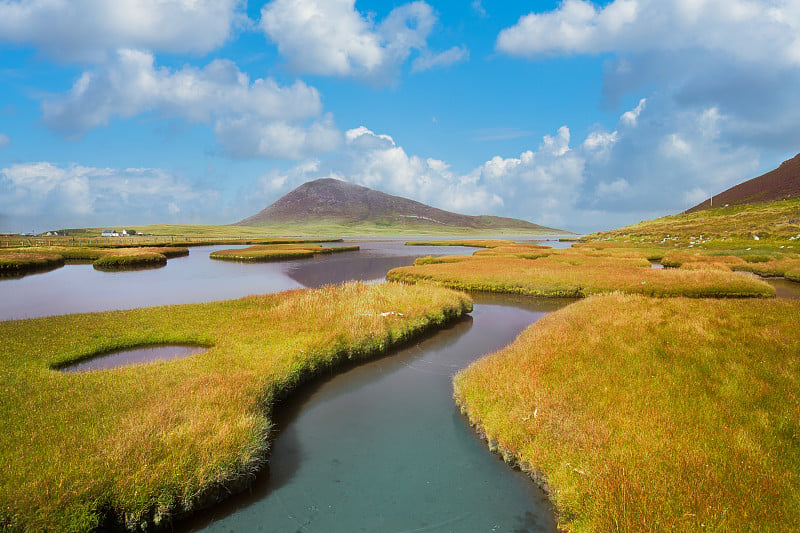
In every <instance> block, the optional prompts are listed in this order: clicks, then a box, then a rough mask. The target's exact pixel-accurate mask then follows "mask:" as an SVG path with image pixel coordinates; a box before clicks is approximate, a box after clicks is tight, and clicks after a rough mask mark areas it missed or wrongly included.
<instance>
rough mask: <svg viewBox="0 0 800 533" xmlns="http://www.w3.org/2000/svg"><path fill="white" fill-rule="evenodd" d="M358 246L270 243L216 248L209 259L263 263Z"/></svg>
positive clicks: (301, 257)
mask: <svg viewBox="0 0 800 533" xmlns="http://www.w3.org/2000/svg"><path fill="white" fill-rule="evenodd" d="M359 249H360V248H359V246H357V245H352V246H325V247H323V246H319V245H312V244H272V245H265V246H250V247H248V248H240V249H229V250H218V251H216V252H211V253H210V254H209V257H210V258H211V259H221V260H224V261H241V262H246V263H264V262H269V261H286V260H291V259H307V258H309V257H314V256H315V255H322V254H333V253H340V252H354V251H358V250H359Z"/></svg>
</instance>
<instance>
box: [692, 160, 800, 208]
mask: <svg viewBox="0 0 800 533" xmlns="http://www.w3.org/2000/svg"><path fill="white" fill-rule="evenodd" d="M794 196H800V154H797V155H796V156H794V157H793V158H791V159H789V160H788V161H784V162H783V163H781V166H779V167H778V168H776V169H775V170H771V171H769V172H767V173H766V174H763V175H761V176H759V177H757V178H753V179H751V180H748V181H745V182H744V183H740V184H739V185H735V186H733V187H731V188H730V189H728V190H727V191H724V192H721V193H720V194H715V195H714V198H713V203H714V205H713V207H723V206H725V205H726V204H727V205H742V204H755V203H761V202H770V201H773V200H783V199H785V198H792V197H794ZM710 207H712V205H711V199H708V200H705V201H703V202H702V203H700V204H698V205H696V206H694V207H692V208H691V209H689V210H687V211H686V212H687V213H693V212H695V211H701V210H703V209H709V208H710Z"/></svg>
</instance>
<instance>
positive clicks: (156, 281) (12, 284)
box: [0, 240, 474, 320]
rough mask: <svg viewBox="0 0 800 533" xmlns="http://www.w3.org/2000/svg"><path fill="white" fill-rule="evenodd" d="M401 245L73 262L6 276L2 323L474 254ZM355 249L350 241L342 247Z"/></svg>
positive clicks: (370, 276)
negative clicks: (307, 255) (113, 267)
mask: <svg viewBox="0 0 800 533" xmlns="http://www.w3.org/2000/svg"><path fill="white" fill-rule="evenodd" d="M403 243H404V241H403V240H395V241H370V242H365V243H359V244H360V245H361V246H362V250H361V251H358V252H342V253H339V254H331V255H322V256H318V257H315V258H313V259H306V260H301V261H290V262H283V263H236V262H228V261H216V260H212V259H209V257H208V254H209V253H210V252H212V251H214V250H222V249H225V248H238V247H237V246H230V245H222V246H197V247H192V248H189V256H187V257H178V258H175V259H170V260H169V261H168V262H167V265H166V266H165V267H163V268H158V269H151V270H137V271H128V272H100V271H97V270H94V269H93V268H92V266H91V265H67V266H65V267H63V268H59V269H56V270H52V271H50V272H45V273H41V274H32V275H29V276H25V277H23V278H20V279H0V320H9V319H15V318H33V317H39V316H48V315H60V314H67V313H82V312H90V311H108V310H112V309H130V308H134V307H148V306H154V305H167V304H179V303H197V302H209V301H214V300H226V299H231V298H241V297H243V296H247V295H250V294H264V293H270V292H279V291H282V290H286V289H293V288H298V287H303V286H308V287H318V286H321V285H326V284H330V283H340V282H342V281H347V280H350V279H358V280H375V279H382V278H383V277H384V276H385V275H386V272H387V271H388V270H390V269H391V268H394V267H395V266H401V265H406V264H411V263H412V262H413V260H414V258H415V257H419V256H423V255H446V254H452V253H468V254H471V253H472V252H473V251H474V249H473V248H462V247H431V246H422V247H411V246H404V244H403ZM344 244H349V243H344Z"/></svg>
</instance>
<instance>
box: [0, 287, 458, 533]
mask: <svg viewBox="0 0 800 533" xmlns="http://www.w3.org/2000/svg"><path fill="white" fill-rule="evenodd" d="M470 309H471V303H470V301H469V299H468V298H467V297H466V296H464V295H461V294H458V293H455V292H452V291H447V290H444V289H438V288H433V287H409V286H403V285H398V284H391V283H390V284H381V285H365V284H359V283H347V284H345V285H342V286H338V287H328V288H324V289H320V290H296V291H290V292H285V293H280V294H273V295H267V296H254V297H248V298H243V299H239V300H230V301H224V302H214V303H207V304H196V305H176V306H167V307H157V308H146V309H134V310H129V311H114V312H105V313H90V314H78V315H67V316H57V317H48V318H41V319H32V320H19V321H7V322H0V339H2V343H0V415H2V416H0V529H3V530H35V531H43V530H47V531H86V530H91V529H102V528H104V527H106V528H109V527H112V528H123V527H124V528H128V529H136V528H139V527H146V526H157V525H162V526H163V525H164V524H165V523H166V522H168V521H169V520H170V519H171V517H174V516H180V515H181V514H183V513H187V512H191V511H192V510H195V509H197V508H199V507H202V506H205V505H209V504H212V503H214V502H216V501H218V500H220V499H222V498H223V497H224V496H225V495H227V494H229V493H230V491H235V490H242V489H244V488H245V487H246V485H247V483H248V482H249V480H250V479H251V478H252V476H253V474H254V473H255V472H256V471H257V470H259V468H260V467H261V465H262V464H263V462H264V460H265V458H266V456H267V450H268V446H269V440H270V426H271V422H270V413H271V411H272V409H273V407H274V405H275V402H276V401H277V400H279V399H280V398H281V397H283V396H285V395H286V394H288V393H289V392H290V391H292V390H293V389H294V388H295V387H296V386H297V385H298V384H299V383H300V382H302V381H303V380H306V379H307V378H309V377H310V376H312V375H315V374H318V373H321V372H329V371H331V370H332V369H333V368H334V367H336V366H337V365H339V364H342V363H346V362H348V361H353V360H358V359H363V358H367V357H373V356H377V355H380V354H384V353H386V352H387V350H389V349H390V348H391V347H393V346H396V345H398V344H399V343H402V342H404V341H406V340H408V339H410V338H413V337H414V336H416V335H419V334H420V333H422V332H423V331H425V330H428V329H431V328H434V327H437V326H440V325H442V324H444V323H446V322H448V321H451V320H453V319H455V318H456V317H458V316H460V315H462V314H463V313H465V312H468V311H469V310H470ZM164 343H170V344H175V343H180V344H191V345H203V346H207V347H209V350H208V351H207V352H206V353H204V354H202V355H196V356H192V357H188V358H185V359H181V360H175V361H170V362H160V363H150V364H145V365H139V366H131V367H123V368H117V369H113V370H104V371H96V372H88V373H83V374H74V373H73V374H67V373H62V372H59V371H58V370H55V369H56V368H58V367H60V366H62V365H64V364H66V363H68V362H74V361H77V360H80V359H84V358H86V357H90V356H92V355H93V354H98V353H104V352H107V351H109V350H113V349H118V348H126V347H134V346H140V345H150V344H164Z"/></svg>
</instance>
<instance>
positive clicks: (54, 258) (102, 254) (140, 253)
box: [0, 246, 189, 270]
mask: <svg viewBox="0 0 800 533" xmlns="http://www.w3.org/2000/svg"><path fill="white" fill-rule="evenodd" d="M186 255H189V249H188V248H186V247H182V246H149V247H134V248H105V247H102V248H98V247H92V246H35V247H25V248H11V249H8V251H5V250H4V251H2V252H0V270H3V269H4V268H5V269H8V270H13V269H15V268H16V269H18V270H25V268H26V267H25V265H31V264H36V261H37V260H38V259H37V258H42V257H49V258H50V259H49V260H48V261H49V262H50V263H51V264H52V265H53V266H62V265H64V264H69V263H92V265H93V266H94V267H95V268H96V269H97V270H125V269H135V268H148V267H156V266H163V265H165V264H166V263H167V259H171V258H173V257H182V256H186ZM4 259H5V263H6V265H5V267H4V266H3V263H4Z"/></svg>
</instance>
